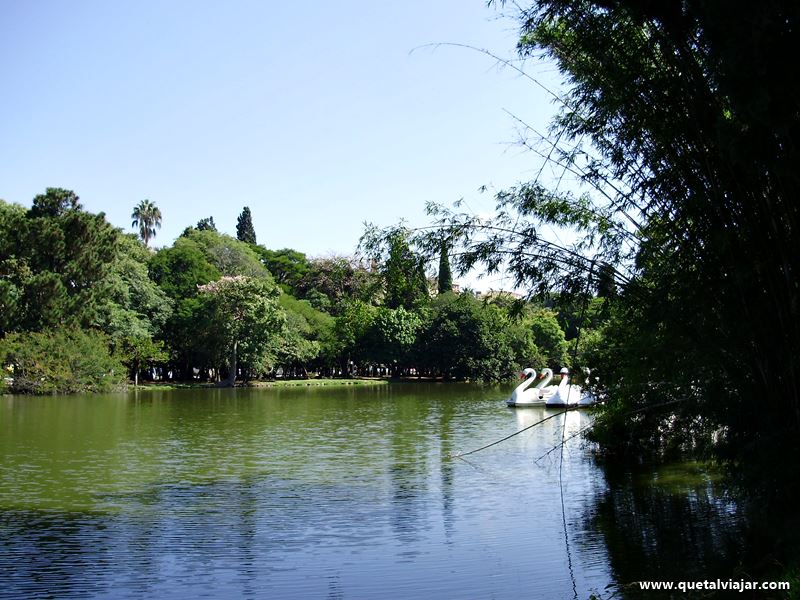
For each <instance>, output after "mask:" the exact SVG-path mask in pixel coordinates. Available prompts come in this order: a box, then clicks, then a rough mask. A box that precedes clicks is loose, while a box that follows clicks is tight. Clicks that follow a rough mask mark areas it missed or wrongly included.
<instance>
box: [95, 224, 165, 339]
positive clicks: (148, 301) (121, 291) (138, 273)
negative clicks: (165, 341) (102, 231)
mask: <svg viewBox="0 0 800 600" xmlns="http://www.w3.org/2000/svg"><path fill="white" fill-rule="evenodd" d="M151 256H152V254H151V252H150V251H149V250H147V248H146V247H145V246H143V245H142V243H141V242H139V241H138V240H137V239H136V238H135V237H134V236H133V235H132V234H131V235H121V234H120V235H119V236H118V239H117V255H116V257H115V259H114V261H113V263H112V264H111V266H110V269H109V272H108V274H107V276H106V280H105V289H106V293H105V295H104V296H103V297H102V298H101V299H100V301H99V306H98V327H99V328H100V329H102V330H103V331H104V332H106V333H107V334H109V335H110V336H111V337H112V338H113V339H115V340H117V339H120V338H150V337H152V336H155V335H158V334H160V333H161V331H162V329H163V327H164V325H165V324H166V322H167V320H168V319H169V317H170V316H171V315H172V308H173V301H172V300H171V299H170V298H169V297H168V295H167V293H166V292H165V291H163V290H162V289H161V288H160V287H159V286H158V285H156V283H155V282H154V281H153V280H152V279H151V278H150V277H149V275H148V268H147V263H148V260H149V259H151Z"/></svg>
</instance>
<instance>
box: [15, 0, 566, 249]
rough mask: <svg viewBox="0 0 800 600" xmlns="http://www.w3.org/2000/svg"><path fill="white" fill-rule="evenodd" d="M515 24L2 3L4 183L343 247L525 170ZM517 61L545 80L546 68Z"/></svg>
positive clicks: (491, 19)
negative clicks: (371, 228)
mask: <svg viewBox="0 0 800 600" xmlns="http://www.w3.org/2000/svg"><path fill="white" fill-rule="evenodd" d="M516 39H517V31H516V23H515V22H514V21H513V20H511V19H508V18H503V17H502V16H501V15H500V14H499V13H498V12H497V10H496V9H494V8H487V7H486V6H485V2H484V1H483V0H425V1H423V0H407V1H403V2H382V1H379V2H356V1H354V0H343V1H339V2H320V1H316V0H311V1H308V2H304V3H291V2H265V1H246V0H234V1H231V2H221V1H218V0H217V1H214V2H209V1H201V0H187V1H183V0H170V1H168V2H161V1H157V2H156V1H148V0H145V1H136V2H133V1H128V2H123V1H114V2H108V1H105V0H102V1H100V0H98V1H83V0H71V1H69V2H64V1H61V0H58V1H46V0H37V1H35V2H31V1H28V0H2V1H0V80H1V81H2V91H1V92H0V198H3V199H5V200H6V201H9V202H17V203H20V204H23V205H27V206H29V205H30V203H31V200H32V199H33V197H34V196H35V195H36V194H38V193H42V192H43V191H44V189H45V188H46V187H64V188H68V189H72V190H74V191H75V192H77V193H78V195H79V196H80V197H81V201H82V203H83V204H84V206H85V208H86V209H87V210H90V211H92V212H99V211H103V212H105V213H106V215H107V217H108V219H109V221H111V222H112V223H113V224H114V225H116V226H118V227H121V228H123V229H125V230H126V231H132V229H131V227H130V223H131V219H130V214H131V211H132V209H133V207H134V205H135V204H137V203H138V202H139V201H140V200H142V199H144V198H148V199H150V200H152V201H153V202H155V203H156V204H157V205H158V206H159V207H160V209H161V212H162V214H163V225H162V228H161V230H160V231H159V232H158V235H157V237H156V239H155V244H156V245H157V246H160V245H168V244H171V243H172V241H173V240H174V238H175V237H177V236H178V235H179V234H180V232H181V231H182V230H183V229H184V228H185V227H187V226H189V225H193V224H195V223H196V222H197V221H198V220H199V219H201V218H203V217H207V216H213V217H214V220H215V222H216V224H217V227H218V228H219V229H220V231H223V232H226V233H231V234H234V235H235V226H236V217H237V216H238V214H239V213H240V212H241V209H242V207H244V206H249V207H250V209H251V210H252V213H253V221H254V224H255V229H256V234H257V237H258V241H259V243H263V244H264V245H266V246H267V247H269V248H283V247H291V248H295V249H297V250H300V251H303V252H306V253H307V254H309V255H311V256H319V255H325V254H329V253H334V252H335V253H342V254H350V253H352V252H353V251H354V249H355V246H356V244H357V241H358V238H359V236H360V235H361V233H362V232H363V222H364V221H371V222H374V223H377V224H379V225H389V224H392V223H394V222H396V221H398V220H399V219H401V218H404V219H406V220H407V221H408V222H409V223H410V224H411V225H422V224H424V223H425V222H426V219H425V216H424V205H425V202H426V201H429V200H432V201H437V202H445V203H451V202H453V201H455V200H458V199H459V198H462V197H463V198H465V199H466V200H467V202H468V204H469V205H470V207H471V208H473V210H475V211H476V212H483V211H486V210H489V209H490V208H491V206H492V205H493V202H492V201H491V197H490V195H489V194H478V191H477V190H478V188H479V187H480V186H483V185H487V186H490V187H494V188H498V189H500V188H503V187H507V186H509V185H512V184H514V183H515V182H517V181H520V180H524V179H530V178H532V177H534V176H535V175H536V173H537V172H538V170H539V165H540V161H539V160H538V159H537V158H536V156H534V155H532V154H530V153H527V152H524V151H522V150H521V149H520V148H519V147H517V146H514V145H513V142H514V141H515V140H516V138H517V135H516V133H515V127H516V126H515V123H514V120H513V119H512V118H511V117H510V116H509V115H508V114H507V113H506V112H505V111H506V110H507V111H510V112H511V113H513V114H515V115H517V116H519V117H520V118H522V119H524V120H526V121H527V122H530V123H532V124H534V125H536V126H537V127H538V128H541V129H545V127H546V124H547V122H548V121H549V119H550V116H551V115H552V114H553V112H554V110H555V109H554V107H553V105H552V104H551V103H550V101H549V99H548V97H547V96H546V94H544V93H543V92H542V91H541V90H540V89H538V88H537V87H536V86H534V85H533V84H532V83H531V82H530V81H528V80H526V79H523V78H521V77H520V76H519V75H517V74H516V73H514V72H513V71H512V70H510V69H498V68H497V67H496V65H495V63H494V61H493V60H492V59H491V58H488V57H486V56H484V55H482V54H480V53H478V52H474V51H471V50H467V49H463V48H455V47H441V46H440V47H438V48H431V47H421V46H424V45H426V44H431V43H439V42H455V43H460V44H469V45H473V46H477V47H480V48H486V49H489V50H491V51H493V52H495V53H497V54H499V55H501V56H504V57H508V58H513V57H514V45H515V43H516ZM526 70H527V71H528V72H530V73H531V74H532V75H534V76H536V77H537V78H539V79H541V80H542V81H543V82H545V83H546V84H547V85H548V86H551V87H556V86H557V83H556V82H557V81H558V76H557V74H556V72H555V69H554V68H553V67H552V66H549V65H546V64H535V63H529V64H528V65H527V67H526Z"/></svg>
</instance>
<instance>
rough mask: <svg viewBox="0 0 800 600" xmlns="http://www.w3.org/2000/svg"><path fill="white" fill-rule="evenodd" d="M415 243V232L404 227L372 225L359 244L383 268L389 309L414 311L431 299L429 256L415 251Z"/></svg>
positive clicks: (385, 298)
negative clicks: (426, 258)
mask: <svg viewBox="0 0 800 600" xmlns="http://www.w3.org/2000/svg"><path fill="white" fill-rule="evenodd" d="M411 242H412V237H411V231H410V230H409V229H408V228H406V227H405V226H404V225H402V224H401V225H398V226H396V227H390V228H388V229H387V230H385V231H380V230H378V229H377V228H376V227H374V226H372V225H368V226H367V229H366V231H365V232H364V235H362V236H361V240H360V241H359V247H360V248H361V249H363V250H364V251H365V252H366V254H367V256H368V257H369V258H371V259H372V260H373V261H374V262H376V263H379V264H380V265H381V266H380V273H381V275H382V276H383V283H384V290H385V297H384V304H385V305H386V306H388V307H389V308H398V307H400V306H402V307H403V308H405V309H408V310H411V309H413V308H414V307H416V306H418V305H419V304H421V303H423V302H426V301H427V300H429V299H430V294H429V293H428V280H427V278H426V277H425V257H424V256H423V255H421V254H417V253H416V252H414V251H413V250H412V249H411ZM437 247H438V248H440V246H437Z"/></svg>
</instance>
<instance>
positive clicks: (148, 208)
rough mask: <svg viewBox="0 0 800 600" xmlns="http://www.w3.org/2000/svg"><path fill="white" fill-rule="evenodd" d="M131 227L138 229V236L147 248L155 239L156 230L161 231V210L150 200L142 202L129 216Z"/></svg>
mask: <svg viewBox="0 0 800 600" xmlns="http://www.w3.org/2000/svg"><path fill="white" fill-rule="evenodd" d="M131 219H133V221H131V227H138V228H139V235H140V236H141V238H142V241H143V242H144V245H145V246H147V245H148V243H149V242H150V240H151V239H152V238H154V237H156V229H161V210H159V208H158V207H157V206H156V205H155V204H154V203H153V202H151V201H150V200H147V199H145V200H142V201H141V202H139V204H138V205H137V206H136V207H134V209H133V213H132V214H131Z"/></svg>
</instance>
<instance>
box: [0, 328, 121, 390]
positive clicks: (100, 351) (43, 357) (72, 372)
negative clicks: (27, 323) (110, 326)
mask: <svg viewBox="0 0 800 600" xmlns="http://www.w3.org/2000/svg"><path fill="white" fill-rule="evenodd" d="M0 364H2V365H3V366H4V371H5V372H6V373H8V372H9V371H10V376H11V378H12V381H11V382H9V383H8V389H9V391H11V392H13V393H21V394H73V393H81V392H106V391H111V390H115V389H120V388H122V387H123V386H124V384H125V368H124V367H123V366H122V364H121V363H120V361H119V359H118V358H117V357H116V356H113V355H112V354H111V353H110V352H109V338H108V337H107V336H106V335H104V334H102V333H100V332H97V331H92V330H89V331H81V330H79V329H74V328H70V329H65V328H62V329H51V330H45V331H41V332H35V333H34V332H22V333H9V334H8V335H7V336H6V337H5V339H3V340H1V341H0ZM8 367H10V369H9V371H6V370H5V369H6V368H8Z"/></svg>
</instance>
